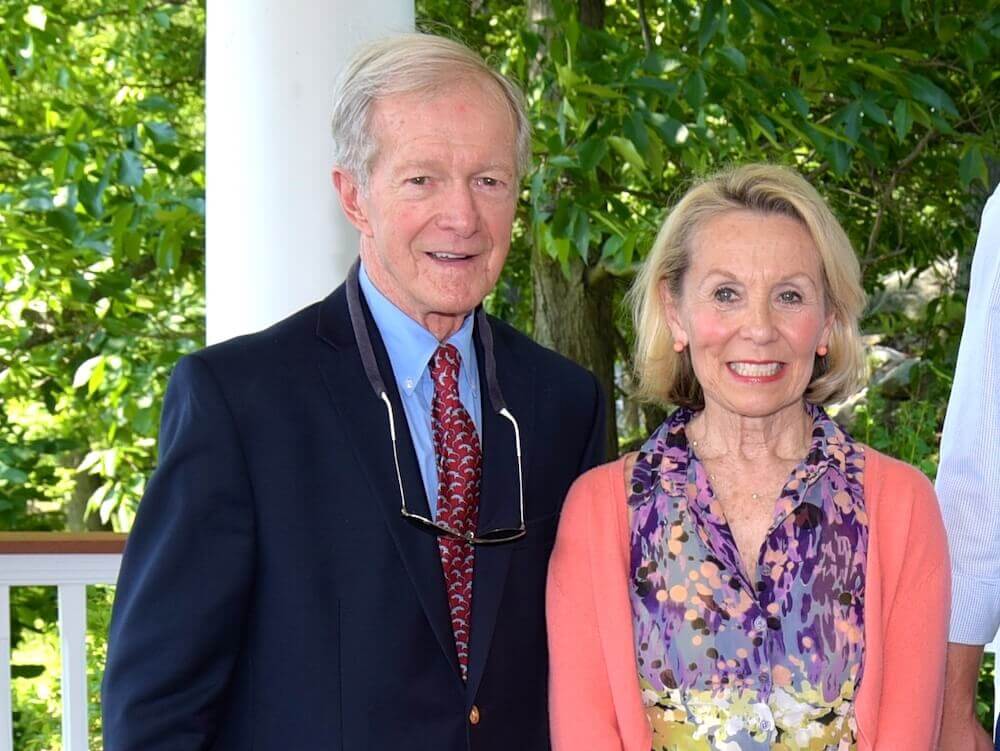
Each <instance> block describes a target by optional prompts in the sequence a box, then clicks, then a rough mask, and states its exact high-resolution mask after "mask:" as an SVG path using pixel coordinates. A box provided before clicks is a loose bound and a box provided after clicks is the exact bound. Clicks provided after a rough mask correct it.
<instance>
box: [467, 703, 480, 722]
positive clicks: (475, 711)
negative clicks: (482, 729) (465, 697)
mask: <svg viewBox="0 0 1000 751" xmlns="http://www.w3.org/2000/svg"><path fill="white" fill-rule="evenodd" d="M469 722H470V723H471V724H473V725H478V724H479V707H477V706H476V705H475V704H473V705H472V709H470V710H469Z"/></svg>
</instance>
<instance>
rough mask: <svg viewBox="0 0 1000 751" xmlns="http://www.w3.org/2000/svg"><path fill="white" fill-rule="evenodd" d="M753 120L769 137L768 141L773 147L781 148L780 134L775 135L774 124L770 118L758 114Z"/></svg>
mask: <svg viewBox="0 0 1000 751" xmlns="http://www.w3.org/2000/svg"><path fill="white" fill-rule="evenodd" d="M753 119H754V122H755V123H757V125H759V126H760V130H761V132H763V134H764V135H765V136H766V137H767V140H768V141H770V142H771V144H772V145H773V146H775V147H777V148H781V147H780V146H778V134H777V133H775V130H774V123H772V122H771V120H770V118H769V117H768V116H767V115H765V114H763V113H760V112H758V113H757V114H755V115H754V116H753Z"/></svg>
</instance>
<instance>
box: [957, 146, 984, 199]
mask: <svg viewBox="0 0 1000 751" xmlns="http://www.w3.org/2000/svg"><path fill="white" fill-rule="evenodd" d="M958 176H959V179H961V181H962V187H963V188H968V187H969V185H971V184H972V181H973V180H979V181H980V182H981V183H982V184H983V187H984V188H986V189H987V190H989V188H990V175H989V171H988V170H987V169H986V160H985V159H983V150H982V148H981V147H980V146H979V144H973V145H972V146H970V147H969V148H967V149H966V150H965V154H963V155H962V161H961V162H959V165H958Z"/></svg>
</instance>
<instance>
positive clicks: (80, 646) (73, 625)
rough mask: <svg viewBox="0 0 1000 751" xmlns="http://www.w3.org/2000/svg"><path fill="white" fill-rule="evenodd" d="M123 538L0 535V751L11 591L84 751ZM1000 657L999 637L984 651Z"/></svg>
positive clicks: (7, 715)
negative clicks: (93, 643)
mask: <svg viewBox="0 0 1000 751" xmlns="http://www.w3.org/2000/svg"><path fill="white" fill-rule="evenodd" d="M125 537H126V536H125V535H119V534H109V533H103V532H91V533H85V534H77V535H74V534H62V533H55V532H46V533H18V532H0V751H13V748H14V735H13V722H12V709H13V707H12V705H11V685H10V678H11V675H10V656H11V655H10V651H11V643H10V638H11V634H10V588H11V587H17V586H22V587H24V586H28V587H34V586H55V587H58V588H59V634H60V640H61V652H62V710H63V712H62V747H63V751H88V749H89V741H88V737H87V736H88V724H87V720H88V708H87V655H86V632H87V585H89V584H114V583H115V581H116V580H117V579H118V568H119V566H120V565H121V552H122V550H123V549H124V547H125ZM986 651H987V652H992V653H993V654H995V655H1000V635H998V636H997V638H996V639H994V641H993V643H992V644H988V645H987V646H986ZM993 690H994V698H993V726H994V727H996V724H997V717H998V715H1000V669H998V670H997V671H996V676H995V678H994V683H993Z"/></svg>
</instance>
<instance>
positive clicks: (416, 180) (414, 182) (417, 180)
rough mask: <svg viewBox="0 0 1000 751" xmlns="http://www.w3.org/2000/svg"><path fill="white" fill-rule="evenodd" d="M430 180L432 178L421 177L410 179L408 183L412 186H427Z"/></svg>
mask: <svg viewBox="0 0 1000 751" xmlns="http://www.w3.org/2000/svg"><path fill="white" fill-rule="evenodd" d="M428 180H430V178H429V177H427V175H420V176H418V177H411V178H408V179H407V181H406V182H408V183H409V184H410V185H426V184H427V182H428Z"/></svg>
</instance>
